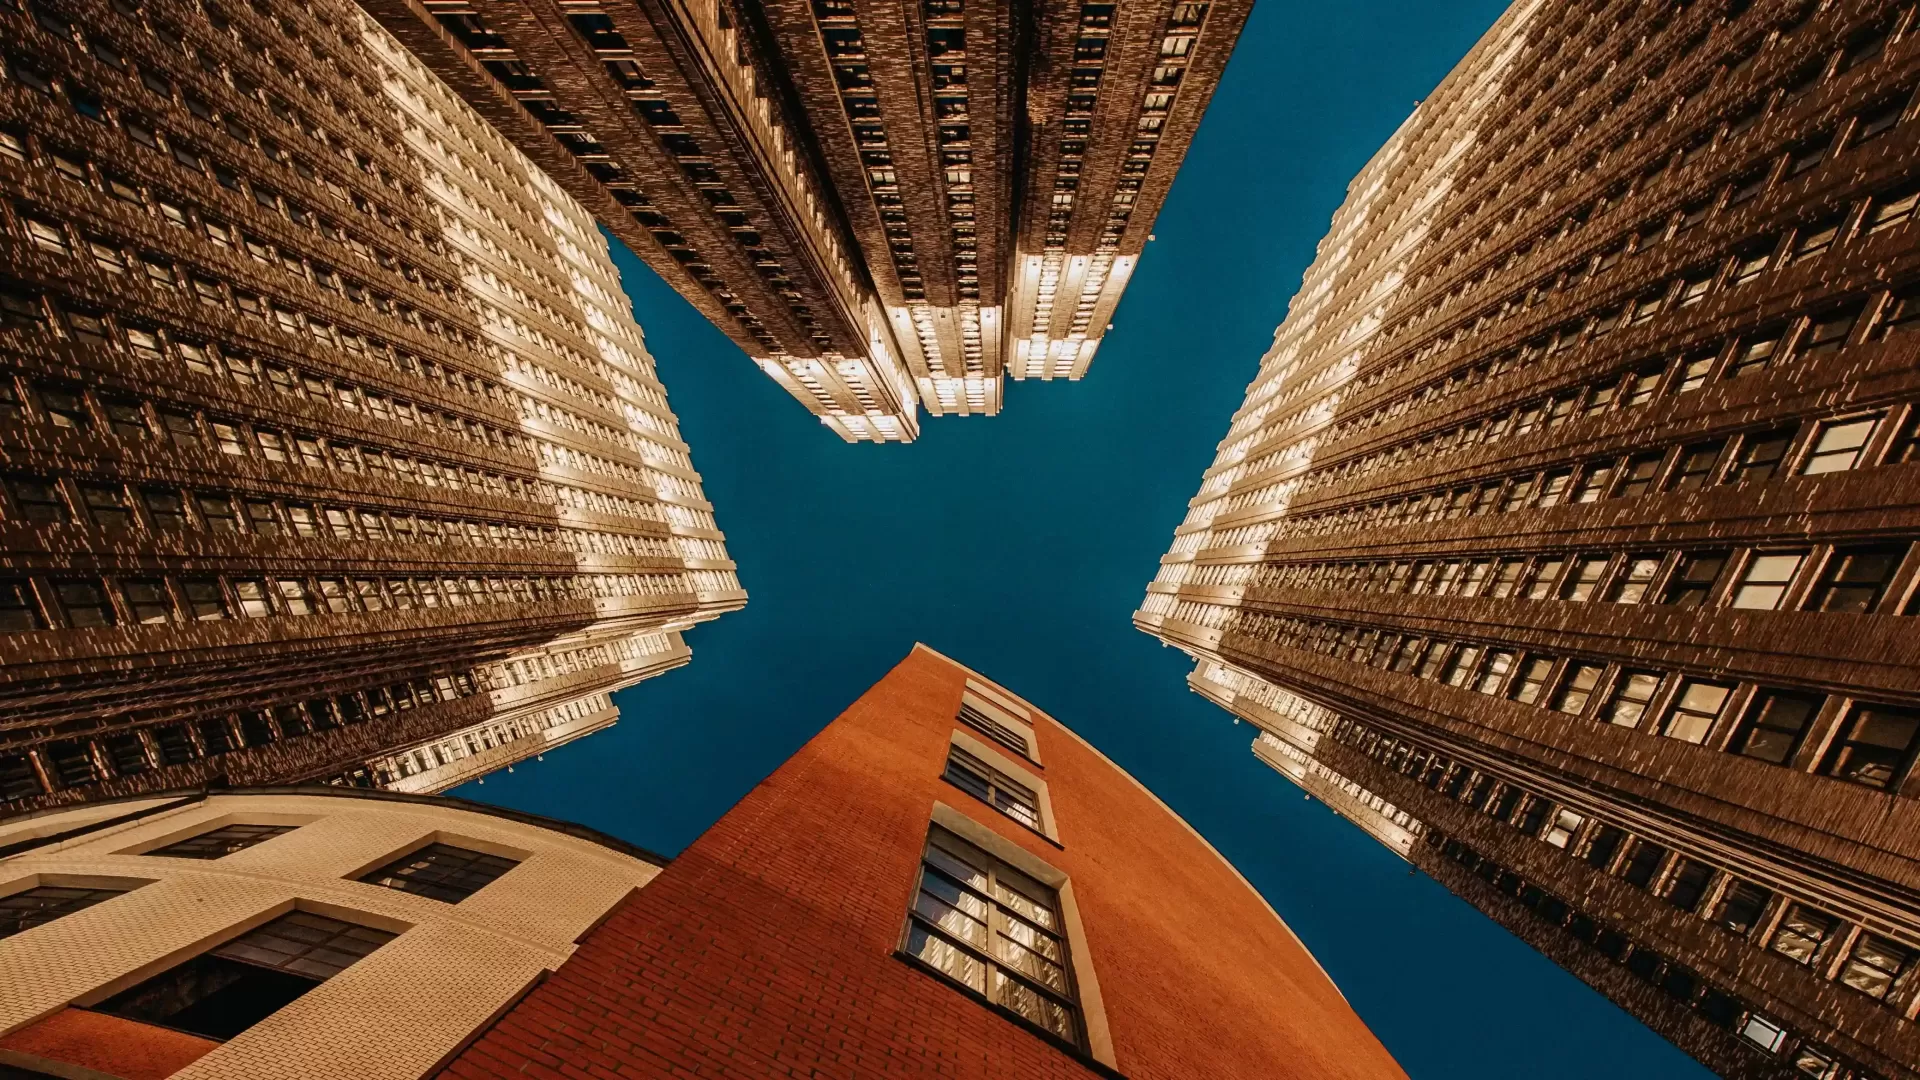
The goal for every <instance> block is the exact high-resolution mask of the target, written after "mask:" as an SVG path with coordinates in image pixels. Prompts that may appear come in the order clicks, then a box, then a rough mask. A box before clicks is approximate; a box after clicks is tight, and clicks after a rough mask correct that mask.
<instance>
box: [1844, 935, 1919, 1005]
mask: <svg viewBox="0 0 1920 1080" xmlns="http://www.w3.org/2000/svg"><path fill="white" fill-rule="evenodd" d="M1917 958H1920V950H1916V949H1913V948H1910V947H1909V946H1906V945H1902V944H1900V943H1899V942H1897V941H1893V940H1892V939H1890V938H1884V937H1881V936H1880V935H1879V934H1868V933H1862V934H1861V935H1860V938H1859V940H1858V941H1855V942H1854V943H1853V952H1852V953H1850V954H1849V955H1848V956H1847V959H1846V962H1845V963H1843V964H1841V965H1840V981H1841V982H1842V983H1845V984H1846V985H1848V986H1851V987H1853V988H1854V989H1855V990H1858V991H1860V992H1861V993H1863V994H1865V995H1867V996H1868V997H1870V998H1876V999H1878V1000H1881V1001H1885V1000H1886V998H1887V995H1888V994H1890V993H1892V992H1893V989H1894V987H1895V986H1897V985H1899V984H1900V983H1902V982H1903V981H1905V979H1906V977H1907V974H1908V973H1909V972H1911V971H1912V970H1913V968H1914V962H1915V960H1916V959H1917Z"/></svg>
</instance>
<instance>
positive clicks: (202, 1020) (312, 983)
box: [94, 911, 395, 1040]
mask: <svg viewBox="0 0 1920 1080" xmlns="http://www.w3.org/2000/svg"><path fill="white" fill-rule="evenodd" d="M394 937H395V935H393V934H390V933H388V932H387V931H385V930H374V929H372V928H370V927H365V926H355V925H354V924H352V923H347V922H341V921H340V920H338V919H329V918H326V917H325V916H322V915H314V914H310V913H308V912H305V911H294V912H290V913H288V914H286V915H282V916H280V917H279V918H277V919H275V920H273V921H272V922H270V923H267V924H266V925H265V926H262V927H259V928H258V929H255V930H251V931H249V932H247V933H245V934H242V935H240V936H239V937H237V938H234V939H233V940H232V941H229V942H227V943H226V944H224V945H221V946H219V947H217V948H215V949H213V950H212V951H210V952H206V953H202V954H201V955H199V956H196V957H194V958H193V959H191V960H188V961H187V962H185V963H183V964H179V965H177V966H175V967H173V968H172V969H170V970H168V971H164V972H162V973H160V974H159V975H156V976H154V977H153V978H151V979H148V980H147V981H145V982H143V983H141V984H139V985H138V986H135V987H133V988H132V989H129V990H123V991H121V992H120V993H118V994H115V995H114V996H113V997H110V998H108V999H107V1000H105V1001H103V1002H101V1003H100V1004H98V1005H96V1006H94V1009H95V1010H97V1011H99V1012H103V1013H108V1014H111V1015H113V1016H123V1017H126V1018H127V1019H130V1020H139V1021H143V1022H145V1023H149V1024H159V1025H161V1026H164V1027H170V1028H173V1029H175V1030H177V1031H185V1032H188V1033H190V1034H194V1035H200V1036H204V1037H206V1038H209V1039H223V1040H224V1039H231V1038H233V1037H234V1036H235V1035H238V1034H240V1033H241V1032H243V1031H245V1030H247V1029H248V1028H250V1027H252V1026H253V1025H255V1024H257V1023H259V1022H260V1021H262V1020H264V1019H266V1018H267V1017H269V1016H271V1015H273V1014H274V1013H276V1012H278V1011H280V1009H282V1008H284V1007H285V1006H287V1005H288V1004H290V1003H291V1002H293V1001H294V1000H295V999H297V998H299V997H300V996H301V995H302V994H305V993H306V992H307V991H309V990H311V989H313V988H314V987H316V986H318V985H320V984H321V983H322V982H325V981H326V980H327V979H329V978H331V977H332V976H334V975H336V974H339V972H340V971H341V970H343V969H345V968H346V967H347V966H348V965H350V964H352V963H353V962H354V961H356V960H358V959H360V958H361V957H363V956H365V955H367V954H368V953H370V952H372V951H373V950H375V949H377V948H379V947H380V946H382V945H384V944H386V943H387V942H389V941H392V940H393V939H394Z"/></svg>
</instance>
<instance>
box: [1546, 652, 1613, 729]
mask: <svg viewBox="0 0 1920 1080" xmlns="http://www.w3.org/2000/svg"><path fill="white" fill-rule="evenodd" d="M1603 670H1605V669H1604V668H1603V667H1601V665H1599V664H1581V663H1574V664H1569V665H1568V666H1567V672H1566V674H1565V675H1562V676H1561V677H1560V688H1559V689H1558V690H1557V691H1555V692H1554V695H1553V708H1554V710H1555V711H1556V712H1563V713H1571V714H1572V715H1575V716H1578V715H1580V714H1581V713H1583V712H1586V711H1587V702H1588V701H1589V700H1591V699H1592V698H1593V690H1594V687H1596V686H1598V685H1600V673H1601V672H1602V671H1603Z"/></svg>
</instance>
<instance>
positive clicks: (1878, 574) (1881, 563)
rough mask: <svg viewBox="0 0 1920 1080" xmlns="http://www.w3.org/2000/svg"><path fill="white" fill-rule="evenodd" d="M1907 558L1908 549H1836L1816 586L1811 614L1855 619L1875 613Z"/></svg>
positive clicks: (1810, 607) (1809, 608)
mask: <svg viewBox="0 0 1920 1080" xmlns="http://www.w3.org/2000/svg"><path fill="white" fill-rule="evenodd" d="M1906 554H1907V550H1906V548H1905V547H1870V548H1840V549H1837V550H1836V551H1834V553H1833V556H1832V558H1829V559H1828V560H1827V568H1826V571H1825V572H1824V573H1822V574H1821V575H1820V583H1819V584H1818V585H1816V586H1814V589H1813V596H1812V597H1811V598H1809V600H1808V602H1807V608H1808V610H1810V611H1838V612H1846V613H1850V614H1855V615H1860V614H1865V613H1866V612H1869V611H1872V610H1873V608H1874V606H1875V605H1876V604H1878V603H1879V602H1880V597H1881V595H1882V594H1883V593H1885V592H1886V588H1887V583H1888V582H1891V581H1892V580H1893V573H1894V571H1895V570H1898V569H1899V568H1900V561H1901V560H1902V559H1904V558H1905V557H1906Z"/></svg>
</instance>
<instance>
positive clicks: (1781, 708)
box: [1727, 690, 1825, 765]
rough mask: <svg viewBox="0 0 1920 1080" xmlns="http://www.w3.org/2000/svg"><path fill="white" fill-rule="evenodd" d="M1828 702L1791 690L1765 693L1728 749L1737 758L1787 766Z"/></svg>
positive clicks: (1763, 691) (1750, 711)
mask: <svg viewBox="0 0 1920 1080" xmlns="http://www.w3.org/2000/svg"><path fill="white" fill-rule="evenodd" d="M1824 700H1825V699H1823V698H1821V697H1819V696H1818V695H1814V694H1797V693H1794V692H1792V691H1789V690H1762V691H1761V692H1760V693H1759V694H1757V695H1755V697H1754V699H1753V704H1752V705H1750V706H1748V707H1747V714H1746V716H1745V718H1743V719H1742V720H1741V721H1740V729H1739V730H1738V731H1736V732H1734V733H1733V741H1732V742H1731V743H1729V744H1728V747H1727V748H1728V749H1729V750H1731V751H1733V752H1734V753H1736V754H1743V755H1745V756H1747V757H1750V758H1759V759H1760V760H1761V761H1766V762H1771V763H1772V764H1775V765H1785V764H1786V763H1787V762H1789V761H1791V760H1792V759H1793V755H1794V752H1795V751H1797V750H1799V749H1800V739H1801V738H1802V737H1803V736H1804V735H1806V733H1807V727H1808V726H1809V725H1810V724H1812V723H1813V718H1814V717H1815V716H1818V715H1819V714H1820V706H1821V703H1822V702H1823V701H1824Z"/></svg>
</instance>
